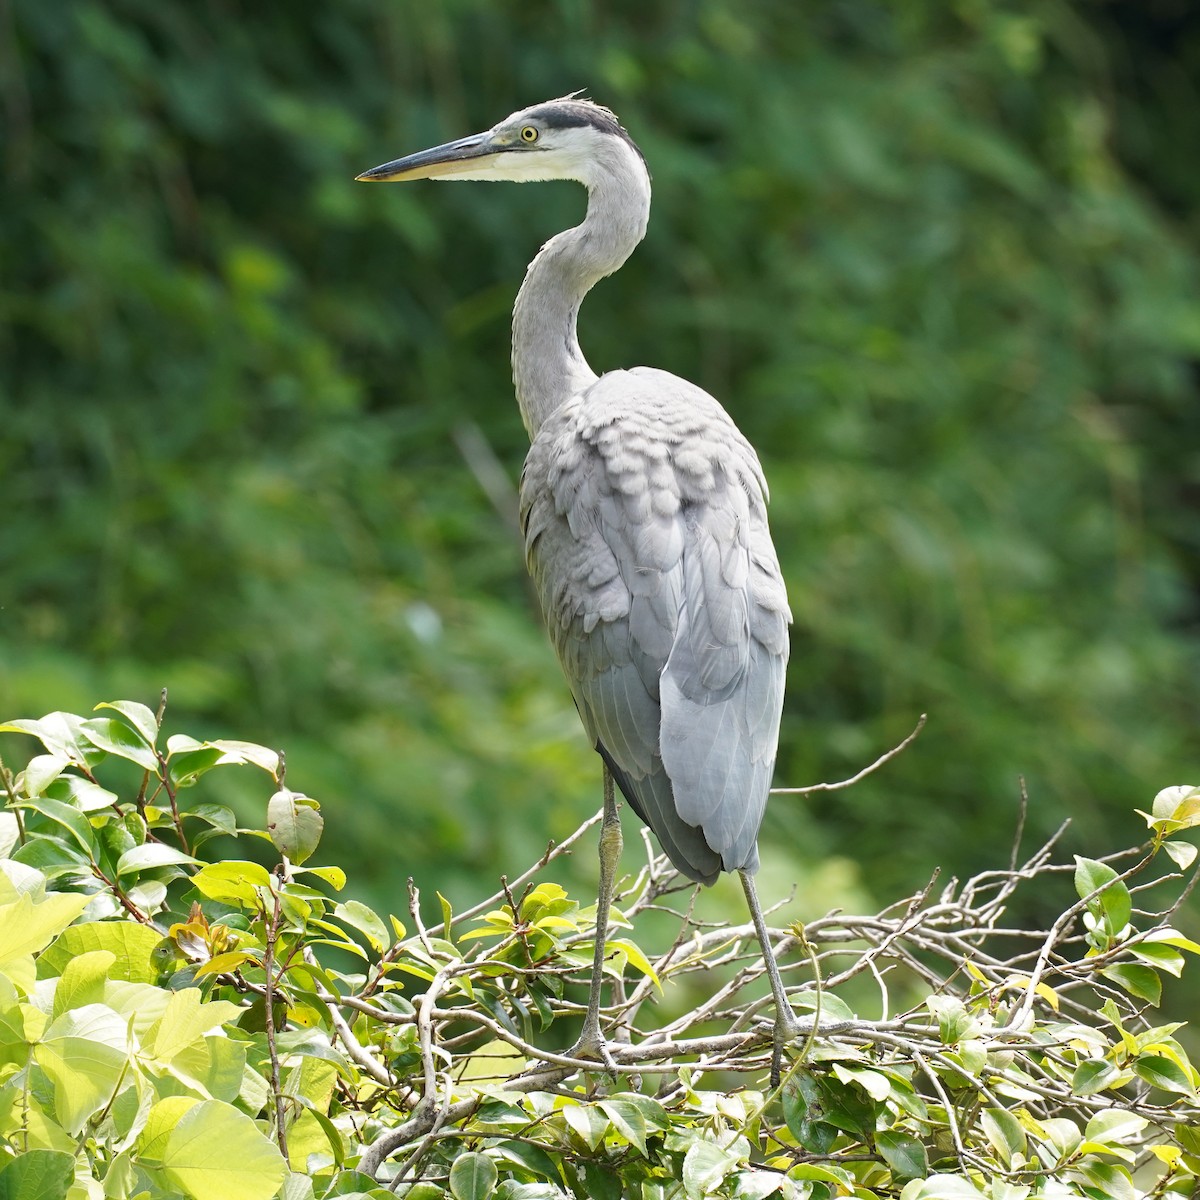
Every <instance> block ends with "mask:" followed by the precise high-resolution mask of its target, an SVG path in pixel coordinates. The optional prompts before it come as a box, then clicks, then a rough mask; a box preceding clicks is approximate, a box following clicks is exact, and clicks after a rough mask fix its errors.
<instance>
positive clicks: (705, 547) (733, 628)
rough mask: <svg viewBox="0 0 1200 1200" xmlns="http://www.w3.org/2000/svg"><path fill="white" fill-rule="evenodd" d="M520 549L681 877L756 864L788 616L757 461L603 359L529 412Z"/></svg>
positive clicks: (633, 793) (571, 674) (711, 410)
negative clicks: (576, 391) (536, 416)
mask: <svg viewBox="0 0 1200 1200" xmlns="http://www.w3.org/2000/svg"><path fill="white" fill-rule="evenodd" d="M521 505H522V518H523V523H524V528H525V538H526V555H527V559H528V563H529V568H530V573H531V574H532V576H533V579H534V583H535V586H536V589H537V592H538V597H539V600H540V603H541V607H542V611H543V614H544V616H545V618H546V624H547V627H548V629H549V632H550V637H551V641H552V643H553V645H554V647H555V650H556V651H557V653H558V656H559V660H560V662H561V663H562V666H563V670H564V672H565V674H566V676H567V680H568V682H569V684H570V686H571V690H572V693H573V694H574V697H575V702H576V705H577V707H578V709H579V713H580V716H581V717H582V719H583V723H584V727H585V728H586V730H587V732H588V735H589V737H590V738H591V740H592V742H593V744H594V745H595V746H596V748H597V750H598V751H599V752H600V754H601V755H602V757H603V758H604V760H605V761H606V762H607V763H608V764H609V766H610V768H611V770H612V772H613V776H614V778H615V779H616V781H617V784H618V786H619V787H620V789H621V791H622V792H623V793H624V795H625V796H626V798H627V799H628V800H629V802H630V804H631V806H632V807H633V809H634V811H635V812H636V813H637V814H638V816H639V817H641V818H642V820H643V821H645V822H646V823H647V824H648V825H649V826H650V827H651V829H652V830H653V831H654V833H655V834H656V836H657V837H658V839H659V842H660V843H661V844H662V847H663V850H664V851H665V852H666V854H667V855H668V857H669V858H670V859H671V861H672V862H673V863H674V864H675V866H676V867H678V868H679V869H680V870H681V871H683V872H684V873H685V874H687V875H688V876H690V877H691V878H693V879H698V880H702V881H704V882H712V880H713V879H715V878H716V875H717V874H718V873H719V871H720V870H722V869H724V870H727V871H732V870H736V869H739V868H747V869H750V870H754V869H756V868H757V865H758V851H757V838H758V830H759V827H760V825H761V823H762V816H763V810H764V807H765V804H766V798H767V793H768V790H769V788H770V782H771V774H772V771H773V769H774V762H775V752H776V746H777V742H778V734H779V718H780V712H781V709H782V703H783V679H784V670H785V666H786V662H787V649H788V647H787V624H788V622H789V621H790V620H791V614H790V613H789V611H788V607H787V595H786V590H785V588H784V585H783V579H782V576H781V573H780V570H779V563H778V560H777V559H776V556H775V551H774V548H773V546H772V544H771V539H770V533H769V530H768V527H767V520H766V484H765V481H764V480H763V477H762V472H761V468H760V467H759V464H758V459H757V457H756V456H755V454H754V451H753V450H752V449H751V447H750V446H749V444H748V443H747V442H746V441H745V439H744V438H743V437H742V436H741V434H740V433H738V431H737V429H736V427H735V426H734V424H733V422H732V421H731V420H730V419H729V417H728V416H727V415H726V413H725V411H724V410H723V409H722V408H721V407H720V405H718V404H717V402H716V401H715V400H713V399H712V397H710V396H708V395H707V394H706V393H704V392H702V391H700V390H699V389H698V388H695V387H693V386H692V385H690V384H687V383H685V382H683V381H682V380H679V379H676V378H675V377H674V376H671V375H667V374H665V373H664V372H661V371H652V370H649V369H646V368H637V369H636V370H634V371H629V372H623V371H618V372H612V373H610V374H608V375H605V376H604V377H602V378H601V379H600V380H598V381H597V382H596V383H595V384H594V385H593V386H592V387H591V388H589V389H588V390H587V391H586V392H584V393H582V394H581V395H579V396H576V397H573V398H572V399H571V400H569V401H567V403H565V404H564V405H562V406H561V407H560V408H559V409H558V410H557V411H556V412H555V413H554V414H552V415H551V417H550V418H549V419H548V420H547V421H546V422H545V424H544V425H543V426H542V429H541V430H540V431H539V433H538V436H537V437H536V438H535V440H534V443H533V446H532V447H531V448H530V452H529V457H528V459H527V460H526V465H525V471H524V473H523V475H522V481H521Z"/></svg>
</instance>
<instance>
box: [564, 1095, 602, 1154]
mask: <svg viewBox="0 0 1200 1200" xmlns="http://www.w3.org/2000/svg"><path fill="white" fill-rule="evenodd" d="M562 1115H563V1120H564V1121H566V1123H567V1126H568V1128H569V1129H571V1131H572V1132H573V1133H574V1134H575V1135H576V1136H577V1137H578V1138H579V1139H580V1140H581V1141H582V1142H583V1143H584V1144H585V1145H586V1146H587V1148H588V1149H589V1150H595V1149H596V1148H597V1147H598V1146H599V1145H600V1143H601V1142H602V1141H604V1136H605V1134H607V1133H608V1130H609V1126H610V1124H611V1121H610V1120H609V1117H608V1115H607V1114H606V1113H605V1112H604V1111H603V1110H602V1109H600V1108H598V1107H597V1106H596V1105H594V1104H566V1105H564V1106H563V1108H562Z"/></svg>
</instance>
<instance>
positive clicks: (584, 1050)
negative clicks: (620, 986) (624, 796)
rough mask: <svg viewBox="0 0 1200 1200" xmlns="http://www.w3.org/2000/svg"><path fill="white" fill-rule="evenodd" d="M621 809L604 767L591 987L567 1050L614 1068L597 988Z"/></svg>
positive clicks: (617, 854) (617, 853)
mask: <svg viewBox="0 0 1200 1200" xmlns="http://www.w3.org/2000/svg"><path fill="white" fill-rule="evenodd" d="M621 844H622V843H621V812H620V809H619V808H618V807H617V798H616V792H615V789H614V788H613V777H612V772H611V771H610V770H609V769H608V764H607V763H606V764H605V766H604V821H603V823H602V824H601V826H600V892H599V895H598V896H597V898H596V951H595V954H594V955H593V957H592V986H591V990H590V991H589V992H588V1005H587V1014H586V1015H585V1016H584V1018H583V1032H582V1033H581V1034H580V1035H579V1041H577V1042H576V1043H575V1045H574V1046H572V1047H571V1049H570V1050H568V1051H567V1053H568V1054H569V1055H570V1056H571V1057H572V1058H599V1059H600V1060H601V1061H602V1062H603V1063H604V1065H605V1066H607V1067H609V1068H610V1069H614V1070H615V1068H616V1064H615V1063H614V1062H613V1058H612V1055H611V1054H610V1053H609V1052H608V1045H607V1043H606V1042H605V1040H604V1034H602V1033H601V1032H600V988H601V987H602V985H603V980H604V958H605V952H604V944H605V942H606V941H607V940H608V910H609V909H610V908H611V907H612V898H613V888H614V885H615V883H616V878H617V866H618V865H619V863H620V861H621Z"/></svg>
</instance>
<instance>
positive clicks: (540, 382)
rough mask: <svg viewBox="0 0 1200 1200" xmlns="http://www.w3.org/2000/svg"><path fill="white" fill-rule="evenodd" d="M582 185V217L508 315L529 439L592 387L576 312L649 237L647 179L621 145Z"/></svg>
mask: <svg viewBox="0 0 1200 1200" xmlns="http://www.w3.org/2000/svg"><path fill="white" fill-rule="evenodd" d="M587 182H588V208H587V216H586V217H585V218H584V219H583V222H582V223H581V224H579V225H577V226H576V227H575V228H574V229H568V230H565V231H564V232H563V233H560V234H558V235H557V236H556V237H553V238H551V239H550V240H549V241H548V242H547V243H546V244H545V245H544V246H543V247H542V249H541V250H540V251H539V252H538V255H537V257H536V258H535V259H534V260H533V262H531V263H530V264H529V270H528V271H527V272H526V273H525V282H524V283H523V284H521V290H520V291H519V292H518V293H517V302H516V305H515V307H514V308H513V339H512V367H513V382H514V384H515V385H516V390H517V403H518V404H519V405H520V406H521V419H522V420H523V421H524V422H525V428H526V430H527V431H528V432H529V436H530V438H531V439H532V438H533V437H535V436H536V435H537V431H538V430H539V429H540V428H541V426H542V422H543V421H545V419H546V418H547V417H548V416H549V415H550V414H551V413H552V412H553V411H554V410H555V409H556V408H558V406H559V405H560V404H562V403H563V402H564V401H565V400H567V399H568V398H570V397H571V396H574V395H576V394H577V393H578V392H580V391H582V390H583V389H584V388H586V387H588V386H589V385H590V384H593V383H595V381H596V373H595V372H594V371H593V370H592V369H591V367H589V366H588V364H587V361H586V359H585V358H584V357H583V352H582V351H581V350H580V349H579V339H578V337H577V336H576V332H575V325H576V320H577V318H578V316H579V306H580V304H581V303H582V302H583V298H584V296H586V295H587V294H588V292H589V291H590V290H591V288H592V287H593V285H594V284H595V283H596V282H597V281H599V280H601V279H603V278H604V277H605V276H606V275H611V274H612V273H613V272H614V271H615V270H617V268H618V267H620V266H621V264H622V263H623V262H624V261H625V260H626V259H627V258H628V257H629V255H630V254H631V253H632V252H633V248H634V247H635V246H636V245H637V244H638V242H640V241H641V240H642V238H643V237H644V236H645V234H646V222H647V220H648V219H649V215H650V177H649V175H648V174H647V172H646V169H645V167H644V166H643V164H642V161H641V158H640V157H639V156H638V155H637V153H636V152H635V151H633V150H631V149H627V148H626V147H624V146H623V145H622V146H621V147H620V148H619V152H618V153H616V154H614V155H613V159H612V161H611V162H609V163H606V164H605V169H604V170H603V171H602V172H601V171H598V172H597V173H596V177H594V178H593V179H591V180H589V181H587Z"/></svg>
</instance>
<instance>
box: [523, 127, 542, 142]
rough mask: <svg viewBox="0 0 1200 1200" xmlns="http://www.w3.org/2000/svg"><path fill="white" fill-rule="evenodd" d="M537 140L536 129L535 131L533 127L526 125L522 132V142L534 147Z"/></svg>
mask: <svg viewBox="0 0 1200 1200" xmlns="http://www.w3.org/2000/svg"><path fill="white" fill-rule="evenodd" d="M537 140H538V131H537V130H536V129H534V127H533V126H532V125H526V126H525V127H524V128H523V129H522V130H521V141H523V142H526V143H527V144H529V145H532V144H533V143H534V142H536V141H537Z"/></svg>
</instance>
